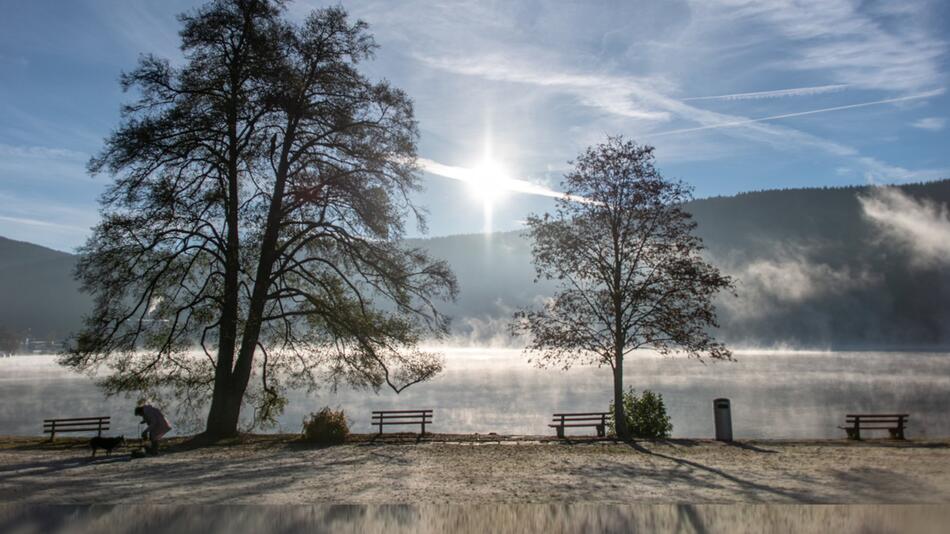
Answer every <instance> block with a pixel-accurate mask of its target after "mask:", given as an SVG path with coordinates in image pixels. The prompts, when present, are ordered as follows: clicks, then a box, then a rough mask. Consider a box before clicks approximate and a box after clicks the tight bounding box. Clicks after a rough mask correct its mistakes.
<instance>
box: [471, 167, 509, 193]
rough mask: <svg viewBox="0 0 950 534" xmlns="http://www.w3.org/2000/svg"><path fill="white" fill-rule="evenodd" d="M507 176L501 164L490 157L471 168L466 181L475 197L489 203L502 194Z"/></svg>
mask: <svg viewBox="0 0 950 534" xmlns="http://www.w3.org/2000/svg"><path fill="white" fill-rule="evenodd" d="M507 178H508V172H507V171H506V170H505V168H504V167H503V166H502V165H501V164H499V163H498V162H496V161H494V160H492V159H485V160H483V161H482V162H481V163H480V164H478V165H477V166H476V167H475V168H473V169H472V174H471V179H470V180H469V181H468V183H469V188H470V189H471V191H472V194H473V195H474V196H475V198H477V199H479V200H481V201H482V202H487V203H491V202H494V201H495V200H498V199H499V198H500V197H501V196H502V195H504V193H505V191H506V187H505V181H506V180H507Z"/></svg>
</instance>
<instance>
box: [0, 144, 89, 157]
mask: <svg viewBox="0 0 950 534" xmlns="http://www.w3.org/2000/svg"><path fill="white" fill-rule="evenodd" d="M0 157H4V158H9V157H14V158H25V159H39V160H49V159H57V160H68V161H83V160H86V159H88V158H89V156H88V155H86V154H84V153H82V152H79V151H76V150H70V149H66V148H51V147H45V146H23V145H8V144H4V143H0Z"/></svg>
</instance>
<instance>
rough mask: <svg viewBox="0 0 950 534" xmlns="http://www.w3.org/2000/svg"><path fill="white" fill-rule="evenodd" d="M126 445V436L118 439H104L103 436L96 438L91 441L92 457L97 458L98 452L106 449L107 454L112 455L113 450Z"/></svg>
mask: <svg viewBox="0 0 950 534" xmlns="http://www.w3.org/2000/svg"><path fill="white" fill-rule="evenodd" d="M124 444H125V436H119V437H117V438H104V437H102V436H96V437H94V438H92V439H90V440H89V448H90V449H92V457H93V458H95V457H96V450H98V449H105V450H106V454H107V455H109V454H112V450H113V449H115V448H116V447H118V446H120V445H124Z"/></svg>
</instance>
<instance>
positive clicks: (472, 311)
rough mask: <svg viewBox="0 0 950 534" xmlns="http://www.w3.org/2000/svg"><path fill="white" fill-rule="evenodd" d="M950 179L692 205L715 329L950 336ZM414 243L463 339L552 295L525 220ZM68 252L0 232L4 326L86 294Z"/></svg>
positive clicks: (889, 338) (855, 336) (50, 313)
mask: <svg viewBox="0 0 950 534" xmlns="http://www.w3.org/2000/svg"><path fill="white" fill-rule="evenodd" d="M948 205H950V180H943V181H939V182H930V183H926V184H913V185H905V186H901V187H897V188H888V189H874V188H869V187H849V188H837V189H792V190H777V191H762V192H752V193H744V194H740V195H737V196H732V197H717V198H708V199H702V200H697V201H695V202H693V203H691V204H690V205H689V206H688V209H689V211H690V212H692V213H693V214H694V216H695V218H696V221H697V223H698V225H699V226H698V230H697V231H698V233H699V235H700V236H702V238H703V239H704V241H705V243H706V245H707V247H708V249H707V251H706V252H707V254H708V256H709V258H710V260H711V261H713V262H714V263H715V264H717V265H718V266H719V267H720V268H722V269H723V270H725V271H727V272H728V273H730V274H732V275H733V276H735V278H736V279H737V281H738V287H737V290H738V293H739V296H738V297H737V298H732V297H726V298H722V299H721V300H720V306H719V309H720V317H721V322H722V329H721V333H720V335H721V337H723V338H724V339H726V340H727V341H729V342H731V343H733V344H735V345H745V346H791V347H806V348H839V349H840V348H882V349H884V348H906V349H915V348H941V347H947V346H950V215H948V211H947V206H948ZM410 244H412V245H414V246H423V247H425V248H427V249H429V250H430V251H431V253H432V254H433V255H434V256H437V257H441V258H444V259H446V260H448V261H449V263H450V264H451V265H452V267H453V269H454V270H455V271H456V274H457V275H458V278H459V282H460V286H461V293H460V295H459V298H458V301H457V302H456V303H454V304H449V305H446V306H445V310H446V311H447V312H448V313H449V314H450V315H452V316H453V317H454V323H453V329H454V331H455V334H456V335H457V336H459V338H462V339H461V340H463V341H468V342H473V343H507V342H508V341H509V340H508V338H507V335H506V334H505V329H504V326H505V324H506V322H507V320H508V318H509V317H510V315H511V312H512V311H513V310H515V309H517V308H518V307H521V306H525V305H529V304H531V303H535V302H539V301H540V299H542V298H544V297H545V296H546V295H548V294H550V292H551V290H552V287H551V286H550V285H549V284H534V283H533V279H534V270H533V267H532V265H531V257H530V250H529V244H528V242H527V241H526V240H525V238H524V237H523V236H522V235H521V234H520V233H518V232H508V233H499V234H492V235H490V236H486V235H482V234H474V235H459V236H449V237H439V238H432V239H424V240H412V241H411V242H410ZM74 262H75V258H74V257H73V256H70V255H69V254H64V253H60V252H56V251H51V250H48V249H44V248H42V247H37V246H35V245H30V244H27V243H20V242H15V241H10V240H6V239H0V294H2V297H3V298H2V301H3V305H2V309H0V327H2V326H9V327H13V328H15V329H17V330H22V329H24V328H32V329H33V332H34V333H35V334H39V335H47V334H53V335H61V334H62V333H63V332H65V331H69V330H70V329H73V328H75V327H76V326H78V324H79V317H80V315H81V313H82V310H83V309H85V307H86V306H88V303H89V300H88V298H87V297H85V296H82V295H79V294H78V291H77V285H76V283H75V282H73V281H72V279H71V276H70V274H71V270H72V268H73V265H74Z"/></svg>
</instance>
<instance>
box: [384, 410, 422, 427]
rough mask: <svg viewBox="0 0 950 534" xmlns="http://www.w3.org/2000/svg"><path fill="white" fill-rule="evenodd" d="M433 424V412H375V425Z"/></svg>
mask: <svg viewBox="0 0 950 534" xmlns="http://www.w3.org/2000/svg"><path fill="white" fill-rule="evenodd" d="M387 422H392V423H423V422H424V423H431V422H432V410H374V411H373V424H375V425H378V424H380V423H382V424H386V423H387Z"/></svg>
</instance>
